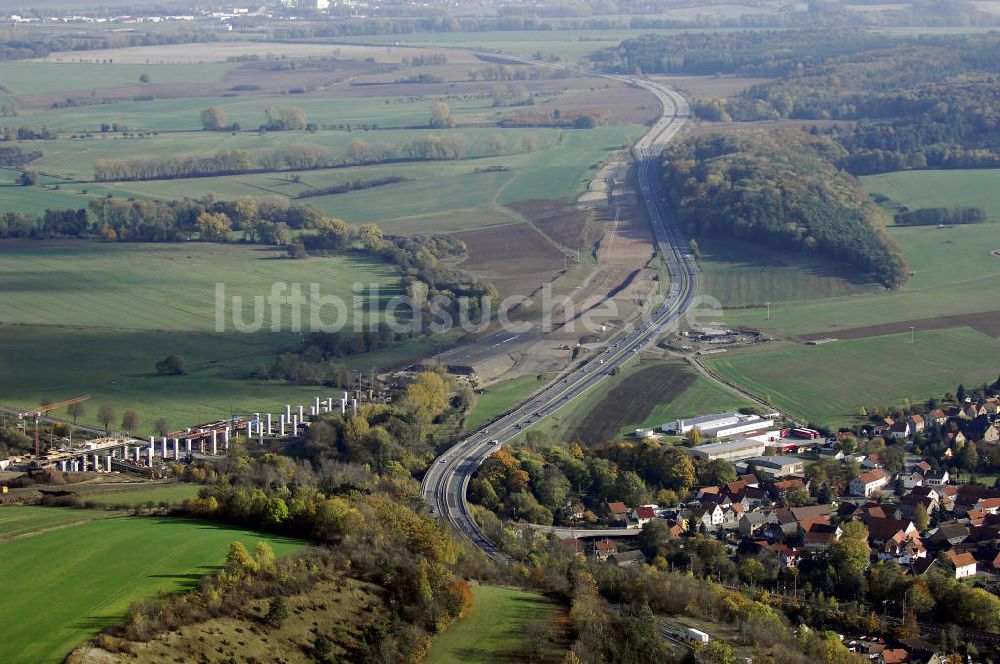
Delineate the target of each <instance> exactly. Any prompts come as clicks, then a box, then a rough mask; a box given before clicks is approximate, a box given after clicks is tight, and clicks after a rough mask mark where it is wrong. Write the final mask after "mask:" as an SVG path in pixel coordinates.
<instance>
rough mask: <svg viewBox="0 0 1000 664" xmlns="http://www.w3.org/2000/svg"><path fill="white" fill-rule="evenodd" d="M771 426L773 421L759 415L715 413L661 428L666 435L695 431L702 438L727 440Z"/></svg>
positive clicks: (672, 423) (675, 422)
mask: <svg viewBox="0 0 1000 664" xmlns="http://www.w3.org/2000/svg"><path fill="white" fill-rule="evenodd" d="M773 425H774V420H773V419H764V418H762V417H761V416H760V415H744V414H743V413H717V414H715V415H703V416H702V417H693V418H691V419H689V420H674V421H673V422H668V423H666V424H664V425H663V427H662V428H663V431H664V432H666V433H675V434H680V435H683V434H686V433H688V432H690V431H693V430H697V431H698V432H699V433H701V435H702V437H703V438H727V437H729V436H736V435H738V434H741V433H750V432H752V431H761V430H762V429H767V428H768V427H770V426H773Z"/></svg>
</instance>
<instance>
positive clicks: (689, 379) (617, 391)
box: [569, 364, 696, 445]
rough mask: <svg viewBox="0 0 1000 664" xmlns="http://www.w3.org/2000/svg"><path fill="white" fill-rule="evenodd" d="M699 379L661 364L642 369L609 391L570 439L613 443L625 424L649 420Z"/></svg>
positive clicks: (593, 442) (590, 442)
mask: <svg viewBox="0 0 1000 664" xmlns="http://www.w3.org/2000/svg"><path fill="white" fill-rule="evenodd" d="M695 378H696V375H695V374H694V373H693V372H691V371H688V370H686V369H683V368H681V367H678V366H677V365H670V364H657V365H653V366H651V367H647V368H645V369H640V370H639V371H638V372H636V373H635V374H633V375H632V376H629V378H628V379H627V380H625V381H623V382H622V383H621V384H619V385H617V386H615V387H614V388H613V389H612V390H611V391H610V392H608V393H607V395H605V397H604V398H603V399H601V401H600V403H598V404H597V406H596V407H595V408H592V409H591V410H590V412H589V413H588V414H587V416H586V417H584V418H583V419H582V420H581V421H580V424H579V425H578V426H577V427H576V429H575V430H574V431H573V433H572V435H571V436H570V438H569V439H570V440H577V441H580V442H581V443H586V444H590V445H592V444H595V443H600V442H603V441H606V440H612V439H614V438H616V437H617V436H618V433H619V431H620V430H621V428H622V426H623V425H625V424H627V423H629V422H641V421H643V420H645V419H646V418H648V417H649V415H650V413H652V412H653V408H654V407H655V406H656V404H657V403H658V402H664V403H665V402H669V401H672V400H673V399H675V398H676V397H677V396H679V395H680V394H681V393H683V392H684V391H685V390H686V389H688V388H689V387H690V386H691V384H692V383H694V381H695ZM654 396H655V398H651V397H654Z"/></svg>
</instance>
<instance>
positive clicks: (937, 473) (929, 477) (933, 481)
mask: <svg viewBox="0 0 1000 664" xmlns="http://www.w3.org/2000/svg"><path fill="white" fill-rule="evenodd" d="M950 479H951V478H950V477H949V476H948V471H947V470H943V469H942V470H930V471H928V472H927V474H925V475H924V484H926V485H927V486H942V485H944V484H947V483H948V482H949V480H950Z"/></svg>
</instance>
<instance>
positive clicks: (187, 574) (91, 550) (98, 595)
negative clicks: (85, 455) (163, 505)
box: [0, 507, 304, 664]
mask: <svg viewBox="0 0 1000 664" xmlns="http://www.w3.org/2000/svg"><path fill="white" fill-rule="evenodd" d="M50 509H52V508H44V507H4V508H2V509H0V524H4V523H5V522H6V521H14V522H23V520H24V519H25V518H26V515H27V516H28V517H30V518H34V517H36V516H38V515H41V516H43V517H45V515H46V514H47V511H48V510H50ZM67 512H70V513H71V514H72V515H74V516H75V515H86V514H87V513H88V512H87V511H86V510H71V511H67V510H58V513H60V514H65V513H67ZM261 540H264V541H267V542H269V543H270V544H271V546H272V547H273V548H274V550H275V553H277V554H278V555H287V554H289V553H293V552H295V551H297V550H299V549H301V548H302V547H303V546H304V543H303V542H301V541H297V540H292V539H288V538H282V537H278V536H274V535H261V534H258V533H254V532H251V531H248V530H244V529H241V528H233V527H230V526H224V525H220V524H214V523H206V522H199V521H193V520H187V519H168V518H131V517H122V518H112V519H94V520H91V521H87V522H85V523H82V524H79V525H72V526H67V527H64V528H61V529H57V530H49V531H47V532H42V533H39V534H36V535H31V536H28V537H23V538H22V539H18V540H15V541H7V542H3V543H0V569H3V570H4V577H5V579H4V585H5V591H4V593H5V598H6V599H5V600H4V602H3V604H2V606H0V622H2V624H3V625H4V637H5V638H4V647H3V652H4V656H3V659H4V661H5V662H11V663H12V664H13V663H15V662H31V663H35V662H57V661H62V659H63V657H65V656H66V654H67V653H68V652H69V651H70V650H72V649H73V648H74V647H75V646H76V645H78V644H79V643H81V642H82V641H84V640H85V639H87V638H89V637H91V636H93V635H94V634H96V633H97V632H99V631H100V630H101V629H103V628H104V627H106V626H107V625H109V624H112V623H113V622H115V621H117V620H119V619H120V618H121V617H122V615H123V614H124V612H125V611H126V610H127V609H128V606H129V604H130V603H131V602H132V601H134V600H136V599H140V598H142V597H149V596H151V595H155V594H156V593H157V592H159V591H161V590H162V591H166V592H177V591H181V590H185V589H188V588H191V587H193V586H194V585H195V584H196V583H197V580H198V578H200V577H201V576H204V575H205V574H211V573H212V572H214V571H216V570H217V569H218V567H219V565H220V564H222V563H223V562H224V560H225V557H226V552H227V550H228V548H229V544H230V543H231V542H233V541H241V542H243V543H244V544H245V545H246V546H247V547H248V548H251V549H252V548H253V546H254V545H255V543H256V542H258V541H261ZM39 589H45V590H43V591H40V590H39Z"/></svg>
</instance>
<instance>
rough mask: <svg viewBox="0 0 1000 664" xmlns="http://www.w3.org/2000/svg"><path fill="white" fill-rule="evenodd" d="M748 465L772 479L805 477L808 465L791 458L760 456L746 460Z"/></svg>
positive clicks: (800, 460)
mask: <svg viewBox="0 0 1000 664" xmlns="http://www.w3.org/2000/svg"><path fill="white" fill-rule="evenodd" d="M746 463H747V465H748V466H749V465H753V467H754V468H755V469H756V470H757V471H759V472H761V473H764V474H765V475H770V476H771V477H786V476H788V475H803V474H804V473H805V472H806V464H805V461H803V460H802V459H797V458H795V457H789V456H758V457H753V458H751V459H747V460H746Z"/></svg>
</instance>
